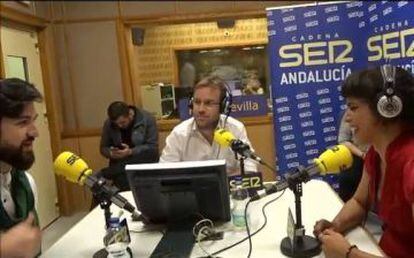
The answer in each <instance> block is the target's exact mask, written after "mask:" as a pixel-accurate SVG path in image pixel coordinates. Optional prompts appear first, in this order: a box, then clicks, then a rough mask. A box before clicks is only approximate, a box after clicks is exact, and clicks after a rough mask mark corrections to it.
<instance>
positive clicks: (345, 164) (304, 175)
mask: <svg viewBox="0 0 414 258" xmlns="http://www.w3.org/2000/svg"><path fill="white" fill-rule="evenodd" d="M351 166H352V153H351V151H350V150H349V149H348V148H347V147H346V146H345V145H341V144H340V145H336V146H333V147H331V148H329V149H327V150H326V151H324V152H323V153H322V154H321V155H320V156H319V157H318V158H316V159H314V160H313V164H311V165H310V166H308V167H306V168H299V169H298V170H297V171H295V172H294V173H286V175H285V180H282V181H280V182H278V183H275V184H271V185H267V186H265V189H264V190H261V191H262V192H260V193H258V194H256V195H255V196H253V197H252V198H251V199H252V201H255V200H259V199H260V198H262V197H264V196H266V195H269V194H272V193H276V192H279V191H282V190H284V189H286V188H288V187H289V184H290V183H291V182H297V183H301V182H307V181H308V180H309V179H310V178H311V177H312V176H314V175H317V174H320V175H326V174H338V173H339V172H341V171H343V170H345V169H347V168H350V167H351Z"/></svg>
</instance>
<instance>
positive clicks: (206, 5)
mask: <svg viewBox="0 0 414 258" xmlns="http://www.w3.org/2000/svg"><path fill="white" fill-rule="evenodd" d="M234 5H235V3H234V1H176V14H193V13H214V12H228V11H231V10H232V9H233V7H234Z"/></svg>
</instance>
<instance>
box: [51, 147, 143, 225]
mask: <svg viewBox="0 0 414 258" xmlns="http://www.w3.org/2000/svg"><path fill="white" fill-rule="evenodd" d="M53 165H54V168H55V173H56V174H57V175H60V176H63V177H64V178H65V179H66V180H68V181H70V182H72V183H76V184H79V185H87V186H88V187H89V188H90V189H91V190H92V192H94V194H96V195H98V196H103V198H104V199H105V200H108V201H109V200H110V201H111V202H112V203H114V204H115V205H117V206H118V207H120V208H122V209H125V210H127V211H129V212H131V213H132V215H133V216H135V217H139V214H138V213H137V212H136V211H135V207H134V206H133V205H132V204H131V203H130V202H129V201H128V200H127V199H125V198H124V197H122V196H121V195H119V194H118V192H119V189H118V188H116V187H115V186H109V185H107V184H106V181H105V179H103V178H96V177H95V176H93V175H92V173H93V172H92V170H91V169H90V168H89V166H88V164H86V162H85V161H84V160H83V159H81V158H80V157H78V156H77V155H75V154H73V153H72V152H69V151H65V152H62V153H61V154H59V156H58V157H57V158H56V159H55V162H54V163H53Z"/></svg>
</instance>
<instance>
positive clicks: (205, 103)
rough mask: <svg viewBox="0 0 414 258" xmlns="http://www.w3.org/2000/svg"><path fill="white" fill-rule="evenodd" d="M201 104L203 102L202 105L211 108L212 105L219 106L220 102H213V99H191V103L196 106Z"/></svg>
mask: <svg viewBox="0 0 414 258" xmlns="http://www.w3.org/2000/svg"><path fill="white" fill-rule="evenodd" d="M201 104H203V105H204V107H206V108H213V107H214V106H219V105H220V103H218V102H214V101H210V100H207V101H204V102H203V101H201V100H197V99H196V100H194V101H193V105H194V106H197V107H199V106H201Z"/></svg>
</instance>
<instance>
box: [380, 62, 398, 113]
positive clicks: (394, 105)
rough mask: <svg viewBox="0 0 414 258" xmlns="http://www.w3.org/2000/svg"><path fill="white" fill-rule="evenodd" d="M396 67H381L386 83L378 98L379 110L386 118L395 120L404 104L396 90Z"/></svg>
mask: <svg viewBox="0 0 414 258" xmlns="http://www.w3.org/2000/svg"><path fill="white" fill-rule="evenodd" d="M395 72H396V67H395V66H392V65H391V64H384V65H383V66H381V75H382V80H383V82H384V84H383V87H382V91H381V93H380V94H379V96H378V101H377V110H378V113H379V114H380V115H381V116H382V117H385V118H395V117H397V116H398V115H399V114H401V111H402V109H403V102H402V100H401V98H400V97H399V96H398V94H397V93H396V90H395Z"/></svg>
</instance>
